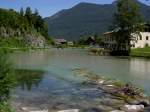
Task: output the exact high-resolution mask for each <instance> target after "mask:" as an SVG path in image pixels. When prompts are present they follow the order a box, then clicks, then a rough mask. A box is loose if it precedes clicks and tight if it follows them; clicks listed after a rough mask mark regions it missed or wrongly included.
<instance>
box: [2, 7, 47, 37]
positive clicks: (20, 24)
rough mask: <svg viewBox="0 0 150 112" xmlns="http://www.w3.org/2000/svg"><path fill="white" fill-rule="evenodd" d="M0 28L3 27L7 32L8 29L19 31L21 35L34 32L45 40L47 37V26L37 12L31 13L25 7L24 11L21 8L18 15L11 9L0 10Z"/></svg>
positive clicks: (28, 8)
mask: <svg viewBox="0 0 150 112" xmlns="http://www.w3.org/2000/svg"><path fill="white" fill-rule="evenodd" d="M0 27H4V28H5V29H6V31H7V32H8V30H7V29H8V28H12V29H13V30H19V31H21V34H24V33H31V31H32V30H36V31H37V32H39V33H40V34H42V35H43V36H45V37H46V38H47V37H48V31H47V25H46V24H45V22H44V20H43V19H42V17H41V16H40V15H39V13H38V11H37V10H35V12H34V13H33V12H32V10H31V9H30V7H27V8H26V10H25V11H24V9H23V8H21V9H20V13H18V12H16V11H14V10H13V9H10V10H6V9H0ZM7 32H6V33H7Z"/></svg>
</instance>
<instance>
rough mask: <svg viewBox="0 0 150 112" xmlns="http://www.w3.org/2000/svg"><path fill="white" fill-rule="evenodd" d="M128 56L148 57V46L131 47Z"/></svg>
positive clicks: (149, 48) (149, 56) (149, 52)
mask: <svg viewBox="0 0 150 112" xmlns="http://www.w3.org/2000/svg"><path fill="white" fill-rule="evenodd" d="M130 56H132V57H145V58H150V47H145V48H136V49H132V50H131V53H130Z"/></svg>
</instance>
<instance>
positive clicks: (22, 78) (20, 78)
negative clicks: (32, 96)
mask: <svg viewBox="0 0 150 112" xmlns="http://www.w3.org/2000/svg"><path fill="white" fill-rule="evenodd" d="M15 78H16V81H17V85H19V86H21V88H22V89H23V90H24V89H27V90H31V89H32V86H33V85H35V86H38V84H39V83H40V81H41V80H42V78H43V72H42V71H38V70H37V71H33V70H15Z"/></svg>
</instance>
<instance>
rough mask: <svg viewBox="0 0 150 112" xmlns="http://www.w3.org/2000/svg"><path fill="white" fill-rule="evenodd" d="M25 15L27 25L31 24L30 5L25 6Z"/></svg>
mask: <svg viewBox="0 0 150 112" xmlns="http://www.w3.org/2000/svg"><path fill="white" fill-rule="evenodd" d="M25 17H26V18H27V20H28V23H29V25H30V26H32V10H31V8H30V7H27V8H26V11H25Z"/></svg>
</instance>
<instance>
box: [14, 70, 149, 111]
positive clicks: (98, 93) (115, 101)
mask: <svg viewBox="0 0 150 112" xmlns="http://www.w3.org/2000/svg"><path fill="white" fill-rule="evenodd" d="M72 71H73V73H74V76H75V77H79V78H81V79H83V80H82V81H81V82H80V83H75V84H72V85H71V86H69V87H67V88H65V89H64V88H62V89H61V88H58V90H55V91H54V90H51V93H49V94H50V95H49V96H48V97H46V95H47V94H45V96H44V97H43V98H42V96H41V98H36V95H35V98H34V100H33V99H29V101H30V102H33V103H29V102H26V101H25V100H24V99H25V96H22V97H18V98H15V100H13V102H12V106H13V107H14V108H15V110H16V112H150V100H149V97H148V96H146V95H145V94H144V93H143V91H142V90H141V89H139V88H136V87H135V86H133V85H131V84H122V83H120V82H119V81H114V80H109V79H105V78H103V77H100V76H98V75H96V74H94V73H92V72H90V71H88V70H86V69H80V68H79V69H78V68H77V69H73V70H72ZM55 80H56V81H57V83H58V84H59V80H58V79H55V78H53V79H52V81H55ZM20 99H22V102H19V101H20ZM43 103H45V105H44V104H43Z"/></svg>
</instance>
